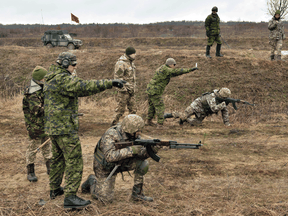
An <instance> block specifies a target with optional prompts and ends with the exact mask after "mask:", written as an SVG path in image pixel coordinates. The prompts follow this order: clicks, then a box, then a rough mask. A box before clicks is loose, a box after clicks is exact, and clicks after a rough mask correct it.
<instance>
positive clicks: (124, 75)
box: [111, 47, 137, 126]
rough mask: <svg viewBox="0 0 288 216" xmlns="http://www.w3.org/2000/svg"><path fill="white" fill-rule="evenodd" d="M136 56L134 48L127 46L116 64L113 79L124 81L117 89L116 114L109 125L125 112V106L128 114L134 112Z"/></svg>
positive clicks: (113, 123)
mask: <svg viewBox="0 0 288 216" xmlns="http://www.w3.org/2000/svg"><path fill="white" fill-rule="evenodd" d="M135 58H136V50H135V49H134V48H133V47H128V48H127V49H126V51H125V54H124V55H122V56H121V57H120V58H119V59H118V61H117V63H116V65H115V73H114V79H120V80H125V81H126V83H125V85H124V87H123V88H122V89H117V91H118V94H117V102H118V105H117V108H116V110H115V111H116V116H115V118H114V120H113V121H112V123H111V126H113V125H115V124H117V123H118V122H119V119H120V118H121V116H122V115H123V114H124V113H125V108H126V106H127V108H128V110H129V114H136V111H137V109H136V104H135V88H136V67H135V64H134V60H135Z"/></svg>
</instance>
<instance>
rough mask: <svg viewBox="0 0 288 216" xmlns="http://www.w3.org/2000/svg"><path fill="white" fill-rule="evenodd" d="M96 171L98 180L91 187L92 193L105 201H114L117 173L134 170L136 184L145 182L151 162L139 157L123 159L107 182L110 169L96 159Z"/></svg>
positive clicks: (94, 164)
mask: <svg viewBox="0 0 288 216" xmlns="http://www.w3.org/2000/svg"><path fill="white" fill-rule="evenodd" d="M93 166H94V173H95V177H96V182H94V185H93V186H92V188H91V189H92V190H91V189H90V191H91V193H92V195H94V196H96V198H97V199H100V200H101V201H103V202H112V201H113V197H114V188H115V180H116V176H117V173H119V172H120V170H121V171H122V172H125V171H132V170H134V185H139V184H143V180H144V175H145V174H146V173H147V172H148V169H149V163H148V161H147V160H144V159H143V160H141V159H139V158H128V159H125V160H124V161H123V163H122V164H121V166H120V167H119V168H118V169H117V171H116V172H115V173H114V174H113V175H112V177H111V178H110V179H109V180H108V181H107V182H105V180H106V179H107V177H108V176H109V174H110V172H111V171H110V170H106V169H105V168H104V167H103V166H102V165H101V164H99V163H98V162H97V161H96V160H95V159H94V163H93Z"/></svg>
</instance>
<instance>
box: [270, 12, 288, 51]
mask: <svg viewBox="0 0 288 216" xmlns="http://www.w3.org/2000/svg"><path fill="white" fill-rule="evenodd" d="M268 29H269V30H270V34H269V44H270V45H271V55H274V53H275V51H276V55H281V48H282V43H283V42H282V40H284V39H285V37H286V36H285V31H284V24H283V22H282V20H281V19H279V20H276V19H275V17H273V18H272V19H271V20H270V21H269V23H268Z"/></svg>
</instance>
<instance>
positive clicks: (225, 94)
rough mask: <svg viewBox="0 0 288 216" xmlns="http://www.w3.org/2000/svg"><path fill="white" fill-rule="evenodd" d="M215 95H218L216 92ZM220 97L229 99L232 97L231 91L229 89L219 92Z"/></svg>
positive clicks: (222, 89)
mask: <svg viewBox="0 0 288 216" xmlns="http://www.w3.org/2000/svg"><path fill="white" fill-rule="evenodd" d="M215 94H217V92H215ZM218 94H219V96H220V97H221V98H227V97H229V96H230V95H231V91H230V89H228V88H221V89H220V90H219V92H218ZM216 96H217V95H216Z"/></svg>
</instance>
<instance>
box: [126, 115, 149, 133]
mask: <svg viewBox="0 0 288 216" xmlns="http://www.w3.org/2000/svg"><path fill="white" fill-rule="evenodd" d="M121 125H122V128H123V130H124V132H125V133H130V134H133V133H135V132H137V131H141V130H142V129H143V128H144V125H145V123H144V120H143V119H142V118H141V117H140V116H138V115H135V114H130V115H128V116H126V117H125V118H124V119H123V121H122V123H121Z"/></svg>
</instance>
